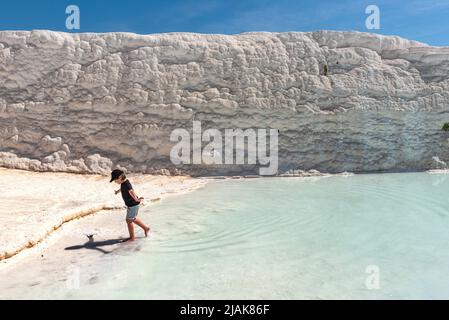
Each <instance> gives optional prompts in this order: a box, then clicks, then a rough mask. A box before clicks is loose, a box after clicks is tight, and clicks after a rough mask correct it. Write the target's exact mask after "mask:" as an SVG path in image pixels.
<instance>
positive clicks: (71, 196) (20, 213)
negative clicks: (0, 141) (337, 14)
mask: <svg viewBox="0 0 449 320" xmlns="http://www.w3.org/2000/svg"><path fill="white" fill-rule="evenodd" d="M129 178H130V181H131V182H132V184H133V187H134V189H135V190H136V192H137V194H138V195H139V196H142V197H145V199H146V205H148V204H149V203H151V202H153V201H157V200H159V199H161V197H163V196H166V195H169V194H178V193H183V192H188V191H191V190H194V189H196V188H198V187H201V186H202V185H204V184H205V183H206V181H205V180H201V179H193V178H189V177H179V176H177V177H169V176H151V175H130V176H129ZM0 179H1V181H2V187H3V188H2V192H1V193H0V204H1V205H0V230H1V232H0V260H5V259H7V258H10V257H12V256H14V255H16V254H17V253H19V252H21V251H23V250H24V249H26V248H30V247H33V246H35V245H36V244H37V243H39V242H40V241H42V240H43V239H45V238H46V237H48V235H49V234H51V233H52V232H53V231H54V230H56V229H58V228H59V227H61V225H62V224H64V223H65V222H68V221H71V220H73V219H77V218H80V217H83V216H86V215H89V214H92V213H95V212H99V211H101V210H107V209H120V208H123V207H124V205H123V201H122V199H121V196H120V194H119V195H114V190H115V189H118V186H117V185H116V184H112V183H109V178H108V177H104V176H100V175H78V174H68V173H37V172H28V171H19V170H9V169H3V168H0Z"/></svg>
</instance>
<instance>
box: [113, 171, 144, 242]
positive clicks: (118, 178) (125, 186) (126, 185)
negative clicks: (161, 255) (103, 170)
mask: <svg viewBox="0 0 449 320" xmlns="http://www.w3.org/2000/svg"><path fill="white" fill-rule="evenodd" d="M112 181H114V182H115V183H117V184H119V185H120V189H119V190H117V191H115V194H118V193H119V192H121V193H122V198H123V201H125V205H126V207H127V210H126V223H127V225H128V231H129V239H128V240H126V241H134V240H135V236H134V223H135V224H137V225H138V226H139V227H141V228H142V229H143V231H144V232H145V237H147V236H148V232H149V231H150V227H148V226H147V225H146V224H145V223H143V221H142V220H140V219H139V218H137V214H138V213H139V205H140V203H141V202H142V201H143V200H144V199H143V198H142V197H140V198H139V197H137V195H136V193H135V192H134V190H133V187H132V185H131V182H129V180H128V179H127V178H126V176H125V173H124V172H123V171H122V170H118V169H115V170H114V171H112V172H111V181H110V182H112Z"/></svg>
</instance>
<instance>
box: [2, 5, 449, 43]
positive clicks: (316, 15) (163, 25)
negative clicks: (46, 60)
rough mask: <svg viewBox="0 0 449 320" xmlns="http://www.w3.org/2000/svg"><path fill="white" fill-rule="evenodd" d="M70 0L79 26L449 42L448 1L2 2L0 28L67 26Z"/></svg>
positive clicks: (98, 29) (59, 28)
mask: <svg viewBox="0 0 449 320" xmlns="http://www.w3.org/2000/svg"><path fill="white" fill-rule="evenodd" d="M70 4H75V5H78V6H79V8H80V11H81V29H80V30H79V32H111V31H126V32H135V33H141V34H148V33H160V32H174V31H183V32H200V33H223V34H236V33H241V32H245V31H276V32H281V31H313V30H323V29H326V30H358V31H369V32H373V31H374V32H377V33H381V34H391V35H399V36H402V37H405V38H408V39H413V40H418V41H422V42H426V43H428V44H431V45H438V46H449V0H408V1H407V0H371V1H364V0H351V1H350V0H333V1H329V0H312V1H309V0H182V1H181V0H172V1H169V0H166V1H162V0H158V1H156V0H154V1H153V0H128V1H113V0H109V1H107V0H69V1H65V0H39V1H31V0H27V1H25V0H13V1H8V2H6V1H3V3H2V5H1V8H0V30H32V29H49V30H57V31H68V30H66V29H65V20H66V17H67V15H66V14H65V8H66V7H67V6H68V5H70ZM370 4H374V5H377V6H378V7H379V8H380V13H381V16H380V17H381V29H380V30H367V29H366V27H365V19H366V18H367V14H365V8H366V7H367V6H368V5H370Z"/></svg>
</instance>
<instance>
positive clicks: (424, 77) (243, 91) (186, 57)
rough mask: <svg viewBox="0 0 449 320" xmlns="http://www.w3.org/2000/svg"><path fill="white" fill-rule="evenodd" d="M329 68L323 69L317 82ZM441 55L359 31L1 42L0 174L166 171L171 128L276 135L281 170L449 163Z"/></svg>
mask: <svg viewBox="0 0 449 320" xmlns="http://www.w3.org/2000/svg"><path fill="white" fill-rule="evenodd" d="M325 69H327V72H325ZM448 89H449V48H441V47H430V46H427V45H425V44H423V43H419V42H415V41H409V40H405V39H401V38H399V37H393V36H381V35H376V34H369V33H359V32H337V31H317V32H310V33H297V32H289V33H264V32H260V33H244V34H240V35H203V34H190V33H171V34H155V35H136V34H129V33H108V34H67V33H58V32H51V31H32V32H28V31H23V32H9V31H5V32H0V166H4V167H10V168H19V169H30V170H37V171H68V172H94V173H104V172H107V171H108V170H109V169H110V168H111V167H115V166H120V167H123V168H126V169H128V170H129V171H135V172H146V173H161V172H165V173H168V172H170V173H171V174H179V173H190V174H251V173H256V172H257V171H256V170H255V169H256V166H249V165H244V166H242V165H240V166H239V165H223V166H220V165H215V166H206V165H192V166H190V165H185V166H183V167H177V166H174V165H173V164H172V163H171V162H170V159H169V153H170V149H171V146H172V145H173V143H171V142H170V141H169V136H170V133H171V131H172V130H173V129H175V128H186V129H191V127H192V121H193V120H200V121H201V122H202V124H203V127H204V128H216V129H219V130H222V129H225V128H242V129H246V128H276V129H279V130H280V136H279V169H280V172H286V171H289V170H296V169H305V170H310V169H317V170H320V171H326V172H341V171H353V172H367V171H379V170H386V171H389V170H392V171H399V170H425V169H431V168H435V167H444V166H445V162H446V161H448V160H449V148H448V147H449V142H448V138H449V133H447V132H444V131H442V130H441V127H442V125H443V123H444V122H446V121H447V122H449V113H448V110H449V90H448Z"/></svg>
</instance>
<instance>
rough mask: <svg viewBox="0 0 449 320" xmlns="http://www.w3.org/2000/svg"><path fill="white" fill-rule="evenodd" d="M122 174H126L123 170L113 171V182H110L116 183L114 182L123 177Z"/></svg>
mask: <svg viewBox="0 0 449 320" xmlns="http://www.w3.org/2000/svg"><path fill="white" fill-rule="evenodd" d="M122 174H124V172H123V171H122V170H119V169H115V170H113V171H112V172H111V181H109V182H112V181H114V180H116V179H118V178H120V176H121V175H122Z"/></svg>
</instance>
